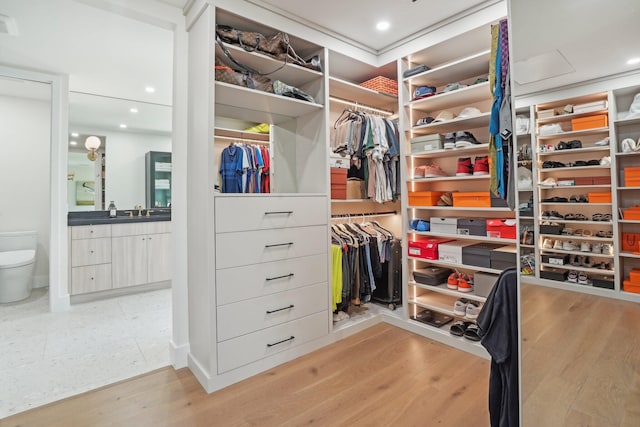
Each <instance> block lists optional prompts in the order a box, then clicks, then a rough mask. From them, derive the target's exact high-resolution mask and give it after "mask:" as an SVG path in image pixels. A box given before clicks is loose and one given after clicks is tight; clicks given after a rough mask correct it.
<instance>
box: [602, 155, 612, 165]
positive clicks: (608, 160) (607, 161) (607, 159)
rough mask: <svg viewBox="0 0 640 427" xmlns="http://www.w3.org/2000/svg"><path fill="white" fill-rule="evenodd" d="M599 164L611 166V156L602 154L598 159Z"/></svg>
mask: <svg viewBox="0 0 640 427" xmlns="http://www.w3.org/2000/svg"><path fill="white" fill-rule="evenodd" d="M600 166H611V157H610V156H604V157H603V158H601V159H600Z"/></svg>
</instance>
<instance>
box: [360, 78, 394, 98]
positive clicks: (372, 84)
mask: <svg viewBox="0 0 640 427" xmlns="http://www.w3.org/2000/svg"><path fill="white" fill-rule="evenodd" d="M360 86H362V87H366V88H367V89H371V90H376V91H378V92H384V93H389V94H391V95H395V96H397V95H398V81H397V80H392V79H390V78H388V77H384V76H378V77H374V78H372V79H370V80H367V81H366V82H362V83H360Z"/></svg>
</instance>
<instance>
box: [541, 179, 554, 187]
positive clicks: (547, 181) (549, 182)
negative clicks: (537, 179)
mask: <svg viewBox="0 0 640 427" xmlns="http://www.w3.org/2000/svg"><path fill="white" fill-rule="evenodd" d="M556 185H558V182H557V181H556V179H555V178H547V179H545V180H544V181H542V182H541V183H540V186H541V187H555V186H556Z"/></svg>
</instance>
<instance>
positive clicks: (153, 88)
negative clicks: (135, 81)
mask: <svg viewBox="0 0 640 427" xmlns="http://www.w3.org/2000/svg"><path fill="white" fill-rule="evenodd" d="M144 90H145V91H146V92H148V93H153V92H155V91H156V88H155V87H153V86H147V87H145V88H144Z"/></svg>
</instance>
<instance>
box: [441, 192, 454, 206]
mask: <svg viewBox="0 0 640 427" xmlns="http://www.w3.org/2000/svg"><path fill="white" fill-rule="evenodd" d="M438 206H453V195H452V194H451V191H447V192H446V193H444V194H443V195H442V196H440V199H439V200H438Z"/></svg>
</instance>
